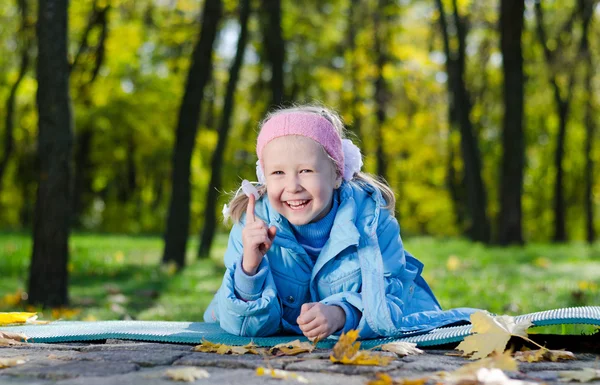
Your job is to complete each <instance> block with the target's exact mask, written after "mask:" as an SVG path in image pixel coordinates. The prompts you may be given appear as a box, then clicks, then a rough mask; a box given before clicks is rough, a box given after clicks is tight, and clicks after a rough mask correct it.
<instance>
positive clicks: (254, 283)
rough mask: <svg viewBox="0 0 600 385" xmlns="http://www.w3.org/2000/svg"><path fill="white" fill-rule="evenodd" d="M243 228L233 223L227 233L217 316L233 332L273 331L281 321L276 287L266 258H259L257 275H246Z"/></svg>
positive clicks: (257, 334) (275, 330)
mask: <svg viewBox="0 0 600 385" xmlns="http://www.w3.org/2000/svg"><path fill="white" fill-rule="evenodd" d="M242 229H243V224H240V223H236V224H235V225H234V226H233V228H232V229H231V233H230V234H229V243H228V246H227V251H226V252H225V267H226V268H227V270H226V271H225V275H224V277H223V283H222V284H221V288H220V289H219V291H218V292H217V296H218V299H217V303H218V319H219V322H220V325H221V328H222V329H223V330H225V331H227V332H229V333H232V334H236V335H241V336H250V337H254V336H267V335H272V334H275V333H277V331H278V330H279V327H280V322H281V305H280V304H279V300H278V299H277V289H276V287H275V282H274V281H273V277H272V275H271V271H270V268H269V263H268V260H267V258H264V259H263V260H262V262H261V264H260V266H259V268H258V271H257V274H256V275H254V276H251V277H248V276H247V275H246V274H243V272H242V271H241V270H242V268H241V261H242V255H243V246H242ZM238 270H240V271H238ZM240 273H241V274H240ZM240 277H241V278H240ZM246 279H247V280H246ZM238 280H239V283H238V282H237V281H238Z"/></svg>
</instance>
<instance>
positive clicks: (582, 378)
mask: <svg viewBox="0 0 600 385" xmlns="http://www.w3.org/2000/svg"><path fill="white" fill-rule="evenodd" d="M558 377H559V378H560V380H561V381H567V382H568V381H579V382H590V381H593V380H600V369H594V368H583V370H565V371H561V372H558Z"/></svg>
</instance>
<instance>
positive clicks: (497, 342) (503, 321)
mask: <svg viewBox="0 0 600 385" xmlns="http://www.w3.org/2000/svg"><path fill="white" fill-rule="evenodd" d="M471 324H473V327H472V329H471V331H472V332H473V333H474V334H473V335H470V336H468V337H465V339H464V341H463V342H461V343H460V344H459V345H458V346H457V347H456V349H458V350H462V351H463V355H465V356H467V355H471V357H470V358H471V359H480V358H484V357H487V356H488V355H489V354H490V353H492V352H497V353H502V352H504V349H505V348H506V344H507V343H508V340H509V339H510V337H511V336H517V337H522V338H524V339H526V340H527V341H530V340H529V339H528V338H527V329H528V328H529V327H530V326H531V325H532V323H531V321H529V320H528V319H523V320H521V321H519V322H516V321H515V318H514V317H511V316H507V315H502V316H493V315H491V314H489V313H488V312H484V311H478V312H475V313H473V314H471Z"/></svg>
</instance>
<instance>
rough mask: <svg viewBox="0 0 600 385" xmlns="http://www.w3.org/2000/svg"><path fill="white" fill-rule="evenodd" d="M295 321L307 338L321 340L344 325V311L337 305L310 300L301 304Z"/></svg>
mask: <svg viewBox="0 0 600 385" xmlns="http://www.w3.org/2000/svg"><path fill="white" fill-rule="evenodd" d="M296 322H298V326H299V327H300V330H302V333H304V335H305V336H306V337H307V338H308V339H310V340H311V341H312V340H314V339H315V338H318V339H319V340H322V339H323V338H327V337H329V336H330V335H331V334H333V333H335V332H337V331H338V330H340V329H341V328H343V327H344V324H346V312H345V311H344V309H342V308H341V307H339V306H335V305H325V304H322V303H320V302H310V303H305V304H304V305H302V308H301V309H300V315H299V316H298V319H297V320H296Z"/></svg>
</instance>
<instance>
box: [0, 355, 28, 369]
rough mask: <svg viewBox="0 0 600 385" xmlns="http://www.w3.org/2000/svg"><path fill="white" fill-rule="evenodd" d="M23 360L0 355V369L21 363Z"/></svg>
mask: <svg viewBox="0 0 600 385" xmlns="http://www.w3.org/2000/svg"><path fill="white" fill-rule="evenodd" d="M24 363H25V360H23V359H21V358H2V357H0V369H4V368H10V367H12V366H17V365H22V364H24Z"/></svg>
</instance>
